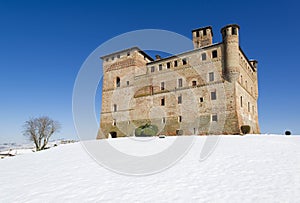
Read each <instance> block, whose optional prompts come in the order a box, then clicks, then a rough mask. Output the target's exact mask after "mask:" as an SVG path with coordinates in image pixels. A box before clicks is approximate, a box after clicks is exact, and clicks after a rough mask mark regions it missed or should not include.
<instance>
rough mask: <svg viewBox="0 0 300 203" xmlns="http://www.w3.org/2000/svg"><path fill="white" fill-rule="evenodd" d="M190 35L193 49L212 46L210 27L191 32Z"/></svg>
mask: <svg viewBox="0 0 300 203" xmlns="http://www.w3.org/2000/svg"><path fill="white" fill-rule="evenodd" d="M192 33H193V43H194V49H198V48H201V47H204V46H208V45H211V44H212V41H213V32H212V27H211V26H208V27H203V28H198V29H195V30H192Z"/></svg>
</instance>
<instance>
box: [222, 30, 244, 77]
mask: <svg viewBox="0 0 300 203" xmlns="http://www.w3.org/2000/svg"><path fill="white" fill-rule="evenodd" d="M239 29H240V27H239V26H238V25H237V24H231V25H227V26H225V27H223V28H222V29H221V33H222V38H223V44H224V63H225V74H226V78H227V79H228V81H230V82H234V81H236V80H237V79H238V76H239V72H238V67H239Z"/></svg>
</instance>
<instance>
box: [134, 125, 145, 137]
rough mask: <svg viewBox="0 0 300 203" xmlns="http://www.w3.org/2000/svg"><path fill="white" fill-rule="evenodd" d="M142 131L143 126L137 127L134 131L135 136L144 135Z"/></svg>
mask: <svg viewBox="0 0 300 203" xmlns="http://www.w3.org/2000/svg"><path fill="white" fill-rule="evenodd" d="M142 131H143V129H142V128H141V127H138V128H136V129H135V131H134V134H135V136H137V137H140V136H141V135H142Z"/></svg>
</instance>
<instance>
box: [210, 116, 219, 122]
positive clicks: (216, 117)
mask: <svg viewBox="0 0 300 203" xmlns="http://www.w3.org/2000/svg"><path fill="white" fill-rule="evenodd" d="M211 120H212V121H215V122H217V121H218V115H217V114H214V115H212V116H211Z"/></svg>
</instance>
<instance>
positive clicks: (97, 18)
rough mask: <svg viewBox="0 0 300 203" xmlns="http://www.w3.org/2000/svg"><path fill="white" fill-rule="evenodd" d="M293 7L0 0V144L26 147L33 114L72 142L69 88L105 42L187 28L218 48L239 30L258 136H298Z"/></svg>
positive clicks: (299, 112) (298, 30) (246, 3)
mask: <svg viewBox="0 0 300 203" xmlns="http://www.w3.org/2000/svg"><path fill="white" fill-rule="evenodd" d="M298 8H299V5H298V3H297V2H296V1H295V2H292V1H278V2H277V1H275V2H274V1H270V2H266V1H243V2H242V1H231V0H229V1H211V0H210V1H208V0H204V1H199V0H198V1H182V2H179V1H178V2H175V1H156V0H154V1H144V2H143V1H57V0H51V1H48V0H44V1H32V0H28V1H15V0H11V1H8V0H1V1H0V93H1V94H0V95H1V96H0V142H10V141H15V142H25V141H26V138H25V137H23V136H22V125H23V123H24V121H25V120H27V119H28V118H30V117H35V116H40V115H49V116H50V117H51V118H53V119H55V120H58V121H60V122H61V123H62V127H63V128H62V130H61V132H60V133H59V134H57V135H56V136H55V137H54V138H74V139H77V137H76V131H75V128H74V125H73V118H72V90H73V85H74V82H75V79H76V75H77V73H78V71H79V69H80V67H81V65H82V63H83V62H84V60H85V59H86V58H87V57H88V55H89V54H90V53H91V52H92V51H93V50H94V49H95V48H97V47H98V46H99V45H100V44H102V43H103V42H105V41H106V40H109V39H111V38H112V37H115V36H117V35H119V34H122V33H125V32H128V31H133V30H138V29H147V28H153V29H164V30H170V31H173V32H177V33H179V34H182V35H184V36H187V37H189V38H190V37H191V30H192V29H195V28H198V27H202V26H207V25H211V26H212V27H213V31H214V42H219V41H221V35H220V29H221V28H222V27H223V26H224V25H226V24H230V23H237V24H239V25H240V27H241V30H240V43H241V47H242V48H243V50H244V52H245V53H246V54H247V56H249V58H255V59H257V60H258V61H259V67H258V68H259V91H260V92H259V93H260V95H259V96H260V97H259V117H260V127H261V132H262V133H283V132H284V131H285V130H286V129H289V130H291V131H292V133H293V134H300V125H299V117H300V116H299V115H300V107H299V101H300V94H299V93H300V90H299V87H300V80H299V79H298V77H299V74H300V67H299V62H298V60H299V56H298V54H299V50H298V45H299V41H300V38H299V36H300V27H299V22H298V19H300V18H299V17H300V16H299V11H298ZM124 48H126V47H124ZM97 97H98V98H96V102H97V104H99V105H98V107H97V110H98V111H100V95H98V96H97ZM97 104H96V105H97Z"/></svg>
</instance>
